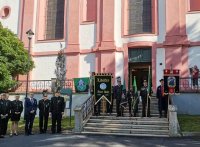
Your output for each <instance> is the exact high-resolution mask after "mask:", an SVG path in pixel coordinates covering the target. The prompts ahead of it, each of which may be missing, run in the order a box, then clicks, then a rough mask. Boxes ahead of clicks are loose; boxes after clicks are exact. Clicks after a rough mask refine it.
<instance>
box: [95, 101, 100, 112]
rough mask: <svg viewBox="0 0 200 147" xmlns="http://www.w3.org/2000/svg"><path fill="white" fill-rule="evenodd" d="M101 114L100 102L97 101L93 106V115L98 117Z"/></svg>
mask: <svg viewBox="0 0 200 147" xmlns="http://www.w3.org/2000/svg"><path fill="white" fill-rule="evenodd" d="M100 113H101V101H99V102H98V103H97V104H96V105H94V114H95V115H100Z"/></svg>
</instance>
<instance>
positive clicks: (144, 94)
mask: <svg viewBox="0 0 200 147" xmlns="http://www.w3.org/2000/svg"><path fill="white" fill-rule="evenodd" d="M151 93H152V91H150V92H148V85H147V81H146V80H144V82H143V86H142V87H141V90H140V96H141V98H142V117H150V101H151V99H150V95H151Z"/></svg>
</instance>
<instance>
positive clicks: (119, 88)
mask: <svg viewBox="0 0 200 147" xmlns="http://www.w3.org/2000/svg"><path fill="white" fill-rule="evenodd" d="M125 95H126V91H125V90H123V85H121V78H120V77H117V85H116V86H115V87H114V98H115V99H116V111H117V117H118V116H121V115H122V111H120V110H121V109H120V104H121V102H122V97H123V96H125Z"/></svg>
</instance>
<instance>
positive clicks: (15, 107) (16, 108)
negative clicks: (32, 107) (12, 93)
mask: <svg viewBox="0 0 200 147" xmlns="http://www.w3.org/2000/svg"><path fill="white" fill-rule="evenodd" d="M22 111H23V103H22V101H19V100H14V101H12V102H11V113H12V114H15V112H20V114H21V113H22Z"/></svg>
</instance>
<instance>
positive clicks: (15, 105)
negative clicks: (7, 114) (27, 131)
mask: <svg viewBox="0 0 200 147" xmlns="http://www.w3.org/2000/svg"><path fill="white" fill-rule="evenodd" d="M19 98H20V96H19V95H18V94H17V95H16V96H15V100H14V101H12V103H11V121H12V124H11V132H10V136H13V133H14V135H16V136H17V135H18V133H17V130H18V122H19V120H20V117H21V113H22V111H23V103H22V101H20V100H19Z"/></svg>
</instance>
